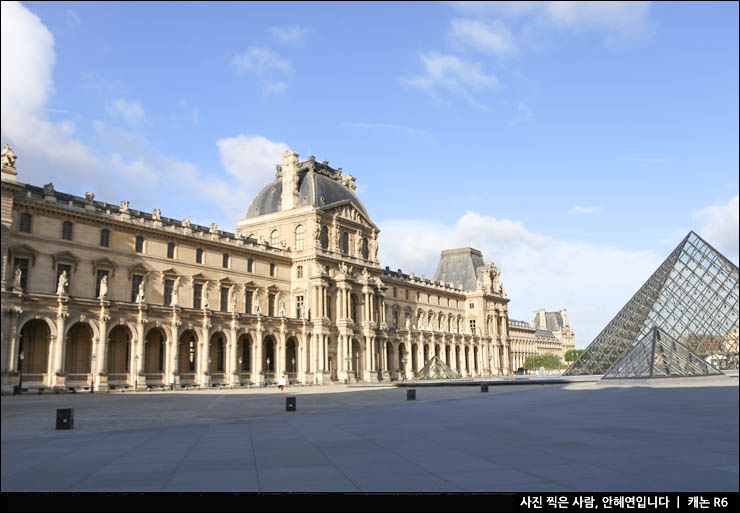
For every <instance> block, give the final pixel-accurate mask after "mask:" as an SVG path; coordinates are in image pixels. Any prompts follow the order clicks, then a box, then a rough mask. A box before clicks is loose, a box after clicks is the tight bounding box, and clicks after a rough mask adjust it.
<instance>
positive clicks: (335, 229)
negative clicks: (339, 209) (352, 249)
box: [331, 214, 341, 251]
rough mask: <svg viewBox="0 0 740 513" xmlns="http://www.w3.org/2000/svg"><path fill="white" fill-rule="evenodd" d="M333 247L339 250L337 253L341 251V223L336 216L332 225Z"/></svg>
mask: <svg viewBox="0 0 740 513" xmlns="http://www.w3.org/2000/svg"><path fill="white" fill-rule="evenodd" d="M331 233H332V245H333V246H334V247H335V248H336V249H337V251H340V249H341V247H340V246H341V240H340V239H341V232H340V230H339V222H338V221H337V215H336V214H334V223H333V224H332V229H331Z"/></svg>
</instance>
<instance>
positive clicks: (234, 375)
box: [224, 316, 242, 386]
mask: <svg viewBox="0 0 740 513" xmlns="http://www.w3.org/2000/svg"><path fill="white" fill-rule="evenodd" d="M229 339H230V340H229V341H228V343H227V346H226V355H227V356H226V366H225V368H224V371H225V372H226V379H227V380H228V383H229V384H230V385H231V386H236V385H238V384H239V380H240V379H241V377H240V375H239V374H240V373H241V371H242V369H241V367H240V366H239V362H238V360H237V358H238V357H239V355H237V354H236V346H237V336H236V316H234V319H233V320H232V321H231V329H229Z"/></svg>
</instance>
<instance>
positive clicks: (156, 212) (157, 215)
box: [152, 208, 162, 221]
mask: <svg viewBox="0 0 740 513" xmlns="http://www.w3.org/2000/svg"><path fill="white" fill-rule="evenodd" d="M152 219H154V220H155V221H159V220H160V219H162V211H161V210H160V209H158V208H155V209H154V210H153V211H152Z"/></svg>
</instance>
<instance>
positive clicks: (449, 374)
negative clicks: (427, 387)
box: [416, 355, 460, 379]
mask: <svg viewBox="0 0 740 513" xmlns="http://www.w3.org/2000/svg"><path fill="white" fill-rule="evenodd" d="M459 377H460V375H459V374H458V373H457V372H455V371H453V370H452V369H450V368H449V367H448V366H447V365H446V364H445V363H444V362H443V361H442V360H440V359H439V357H438V356H437V355H434V356H432V358H431V359H430V360H429V361H428V362H427V363H426V364H425V365H424V367H423V368H422V369H421V370H420V371H419V372H417V373H416V379H456V378H459Z"/></svg>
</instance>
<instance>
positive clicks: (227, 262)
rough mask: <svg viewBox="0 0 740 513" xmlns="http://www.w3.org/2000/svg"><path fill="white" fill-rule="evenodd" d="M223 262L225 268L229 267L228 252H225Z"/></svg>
mask: <svg viewBox="0 0 740 513" xmlns="http://www.w3.org/2000/svg"><path fill="white" fill-rule="evenodd" d="M222 264H223V267H224V268H228V267H229V254H228V253H224V257H223V261H222Z"/></svg>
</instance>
